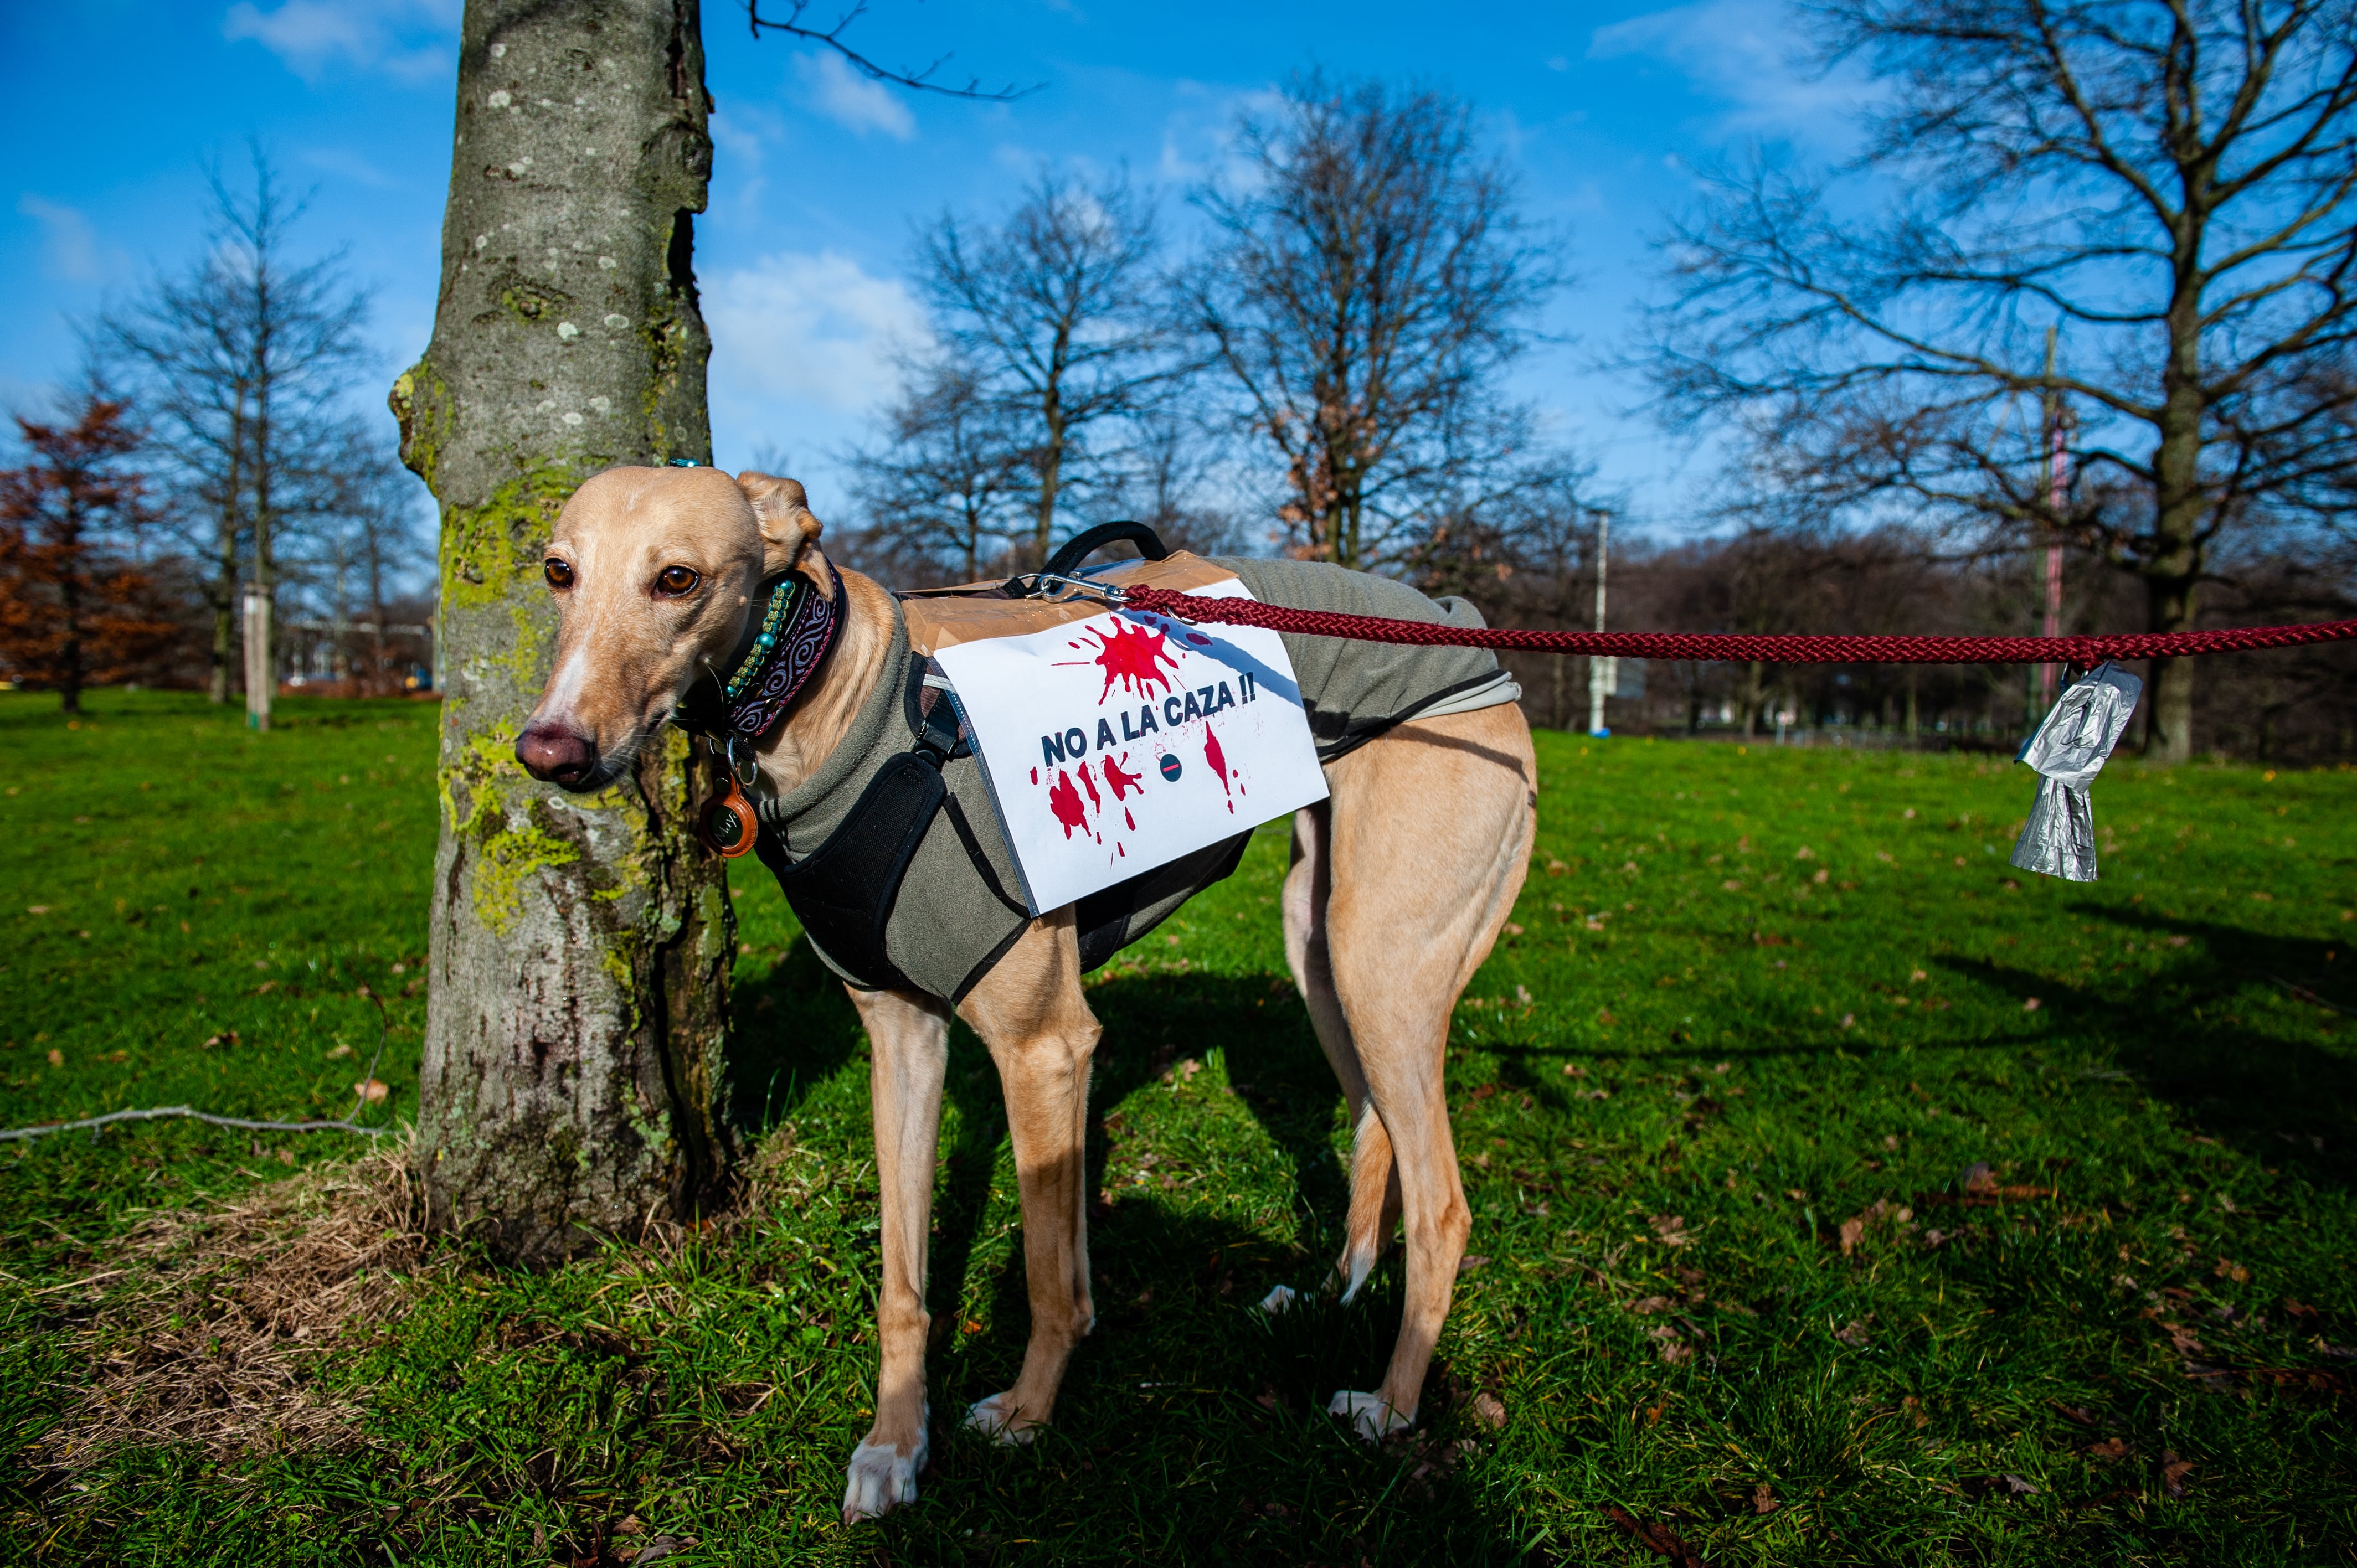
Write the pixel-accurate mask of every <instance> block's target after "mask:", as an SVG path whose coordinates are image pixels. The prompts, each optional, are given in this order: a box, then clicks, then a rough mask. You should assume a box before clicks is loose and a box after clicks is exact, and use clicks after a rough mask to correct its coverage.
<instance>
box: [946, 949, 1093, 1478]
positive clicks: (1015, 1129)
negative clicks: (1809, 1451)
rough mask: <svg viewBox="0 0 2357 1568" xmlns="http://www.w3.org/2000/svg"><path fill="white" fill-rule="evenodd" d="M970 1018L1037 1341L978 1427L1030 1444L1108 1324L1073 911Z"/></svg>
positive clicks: (992, 985) (977, 998) (989, 982)
mask: <svg viewBox="0 0 2357 1568" xmlns="http://www.w3.org/2000/svg"><path fill="white" fill-rule="evenodd" d="M958 1015H959V1016H960V1017H962V1018H963V1019H964V1020H965V1021H966V1022H967V1023H969V1024H971V1025H973V1026H974V1033H976V1034H978V1035H980V1036H982V1039H983V1044H985V1045H986V1046H988V1047H990V1055H991V1059H992V1060H993V1061H995V1062H996V1063H997V1064H998V1076H999V1080H1000V1082H1001V1083H1002V1084H1004V1086H1005V1088H1006V1122H1007V1129H1008V1133H1009V1134H1010V1140H1011V1142H1012V1143H1013V1144H1014V1145H1015V1175H1016V1181H1017V1187H1019V1189H1020V1192H1021V1196H1022V1201H1023V1273H1024V1281H1025V1284H1026V1286H1027V1291H1028V1295H1029V1297H1030V1302H1031V1342H1030V1344H1029V1345H1028V1347H1026V1348H1025V1349H1024V1352H1023V1370H1022V1372H1021V1374H1020V1375H1019V1376H1017V1379H1016V1380H1015V1386H1014V1387H1013V1388H1011V1389H1007V1390H1005V1391H1001V1392H999V1393H996V1394H993V1395H991V1396H990V1397H989V1398H988V1399H985V1400H983V1401H981V1402H978V1403H976V1404H975V1405H974V1408H973V1409H972V1410H971V1411H969V1412H966V1424H967V1425H969V1426H973V1427H976V1428H978V1429H980V1430H982V1431H985V1432H987V1433H990V1434H992V1435H994V1436H995V1437H996V1438H997V1439H998V1440H999V1441H1000V1442H1001V1443H1023V1442H1028V1441H1029V1439H1030V1434H1031V1430H1032V1429H1033V1428H1034V1427H1037V1426H1039V1425H1040V1424H1042V1423H1045V1422H1046V1421H1047V1419H1048V1417H1049V1412H1052V1411H1053V1410H1054V1408H1055V1404H1056V1391H1057V1389H1058V1387H1060V1385H1061V1384H1062V1382H1063V1380H1064V1368H1065V1365H1066V1363H1067V1362H1069V1361H1070V1360H1071V1355H1072V1348H1073V1347H1074V1346H1075V1345H1078V1344H1079V1343H1080V1342H1081V1340H1082V1338H1083V1337H1085V1336H1086V1335H1087V1334H1088V1332H1089V1330H1090V1329H1091V1328H1092V1327H1093V1326H1095V1325H1096V1307H1095V1305H1094V1303H1093V1301H1092V1298H1091V1294H1090V1290H1089V1239H1088V1201H1087V1197H1088V1195H1087V1178H1088V1167H1087V1163H1086V1158H1085V1150H1086V1136H1087V1129H1088V1112H1089V1066H1090V1062H1091V1060H1092V1058H1093V1057H1094V1055H1095V1052H1096V1045H1097V1036H1098V1033H1099V1031H1098V1027H1097V1021H1096V1016H1095V1015H1093V1014H1092V1013H1091V1012H1090V1011H1089V1004H1088V1002H1087V999H1086V998H1085V997H1083V996H1082V993H1081V956H1080V947H1079V944H1078V941H1077V940H1076V939H1075V937H1074V934H1073V929H1072V911H1071V908H1063V909H1060V910H1058V911H1056V912H1055V913H1053V914H1051V915H1048V916H1044V917H1042V918H1039V919H1037V920H1034V921H1033V922H1032V923H1031V926H1030V929H1028V930H1027V931H1026V932H1025V933H1024V934H1023V936H1022V937H1021V938H1019V939H1018V940H1017V942H1016V944H1015V946H1014V947H1013V948H1011V949H1009V950H1008V951H1007V953H1006V957H1004V958H1002V959H1000V960H999V961H998V962H997V964H996V966H994V967H993V968H992V970H991V972H989V973H988V974H987V975H985V976H984V977H983V980H982V983H980V984H978V985H976V986H975V987H974V990H973V991H972V992H970V993H967V995H966V999H965V1001H964V1003H963V1004H961V1005H960V1007H959V1008H958Z"/></svg>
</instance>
